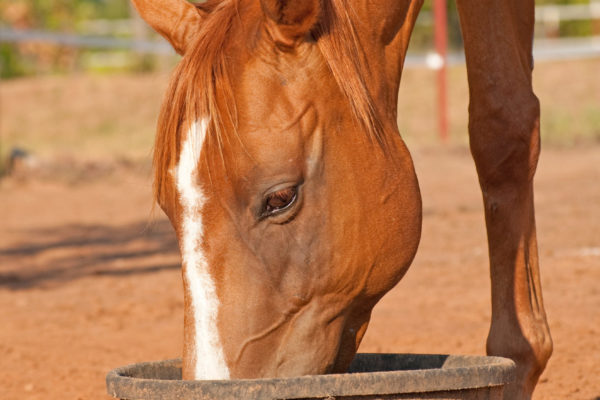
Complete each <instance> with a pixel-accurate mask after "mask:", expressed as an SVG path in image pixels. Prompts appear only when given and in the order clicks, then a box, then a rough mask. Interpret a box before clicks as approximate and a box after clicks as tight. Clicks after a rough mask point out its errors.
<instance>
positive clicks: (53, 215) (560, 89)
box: [0, 0, 600, 400]
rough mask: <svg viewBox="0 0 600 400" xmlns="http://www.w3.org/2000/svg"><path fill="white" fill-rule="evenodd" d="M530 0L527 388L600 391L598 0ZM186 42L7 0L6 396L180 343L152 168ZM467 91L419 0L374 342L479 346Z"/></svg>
mask: <svg viewBox="0 0 600 400" xmlns="http://www.w3.org/2000/svg"><path fill="white" fill-rule="evenodd" d="M475 1H477V0H475ZM536 8H537V9H536V27H535V28H536V29H535V50H534V58H535V71H534V89H535V91H536V94H537V95H538V97H539V98H540V101H541V107H542V116H541V118H542V119H541V124H542V141H543V148H544V150H543V151H542V155H541V159H540V164H539V168H538V172H537V175H536V180H535V186H536V218H537V227H538V238H539V244H540V247H539V248H540V250H539V255H540V263H541V265H542V280H543V287H544V301H545V303H546V309H547V311H548V318H549V322H550V325H551V330H552V334H553V338H554V346H555V347H554V349H555V350H554V356H553V358H552V359H551V360H550V363H549V365H548V368H547V370H546V372H545V373H544V375H543V376H542V378H541V380H540V383H539V385H538V389H537V392H536V396H535V397H534V399H535V400H546V399H557V398H561V399H566V398H568V399H575V400H577V399H582V400H599V399H600V381H599V380H598V379H597V376H596V375H597V373H596V374H595V373H594V371H598V370H599V369H600V342H599V341H598V338H599V337H600V307H598V305H599V304H600V291H599V290H598V282H600V268H598V266H599V265H600V224H599V223H598V221H600V186H599V185H598V182H600V0H543V1H540V0H537V1H536ZM434 11H435V12H434ZM434 21H437V22H438V23H436V24H434ZM440 21H441V22H445V24H443V23H440ZM443 25H446V27H447V29H446V30H444V29H440V27H441V26H443ZM435 27H437V28H435ZM436 38H437V40H436ZM445 42H447V45H445V44H444V43H445ZM444 60H446V61H445V62H444ZM177 61H178V56H177V55H176V54H174V52H173V51H172V50H171V49H170V47H169V46H168V45H167V44H166V42H165V41H164V40H162V38H160V37H158V36H157V35H156V34H155V33H153V32H152V31H151V30H150V29H148V28H147V27H146V25H145V24H144V23H143V22H142V21H141V20H140V19H139V18H138V16H137V14H136V12H135V10H133V8H132V6H131V5H130V3H129V1H127V0H0V397H2V399H7V400H12V399H40V400H41V399H43V400H54V399H57V400H58V399H65V398H66V399H105V400H108V399H109V398H108V396H106V395H105V387H104V377H105V375H106V373H107V371H109V370H111V369H113V368H115V367H117V366H119V365H126V364H130V363H133V362H138V361H148V360H158V359H167V358H175V357H178V356H180V354H181V346H182V337H183V336H182V328H183V323H182V319H183V317H182V315H183V299H182V296H181V293H182V292H181V275H180V274H181V272H180V260H179V251H178V245H177V240H176V238H175V235H174V233H173V230H172V228H171V225H170V223H169V221H168V220H167V219H166V217H164V215H162V213H161V212H160V210H156V212H155V213H154V214H153V213H152V210H153V200H152V190H151V186H152V182H151V181H152V178H151V173H150V171H151V153H152V146H153V141H154V131H155V125H156V120H157V117H158V112H159V107H160V104H161V100H162V96H163V94H164V91H165V89H166V86H167V83H168V79H169V75H170V73H171V71H172V69H173V67H174V65H175V64H176V63H177ZM467 106H468V87H467V82H466V69H465V65H464V56H463V53H462V44H461V35H460V29H459V24H458V17H457V14H456V10H455V5H454V3H453V2H452V1H449V2H448V3H446V2H445V0H426V1H425V5H424V7H423V11H422V13H421V14H420V17H419V20H418V22H417V26H416V28H415V32H414V34H413V38H412V42H411V45H410V49H409V54H408V58H407V61H406V66H405V70H404V72H403V76H402V84H401V88H400V96H399V105H398V123H399V127H400V131H401V133H402V136H403V137H404V139H405V140H406V142H407V143H408V145H409V148H410V150H411V153H412V155H413V159H414V161H415V165H416V169H417V174H418V177H419V182H420V186H421V191H422V194H423V234H422V239H421V244H420V249H419V252H418V254H417V256H416V258H415V261H414V263H413V266H412V267H411V269H410V271H409V272H408V274H407V275H406V277H405V278H404V279H403V280H402V281H401V282H400V284H398V286H397V287H396V288H395V289H394V290H392V291H391V292H390V294H388V295H387V296H386V297H385V298H384V299H383V300H382V302H381V303H380V304H378V305H377V307H376V308H375V311H374V313H373V317H372V320H371V325H370V328H369V331H368V332H367V335H366V337H365V339H364V341H363V344H362V345H361V349H360V350H361V351H363V352H414V353H419V352H423V353H442V354H446V353H449V354H484V353H485V337H486V335H487V331H488V328H489V321H490V307H489V290H490V289H489V270H488V259H487V248H486V236H485V224H484V221H483V210H482V204H481V203H482V202H481V192H480V190H479V186H478V183H477V176H476V173H475V168H474V167H473V161H472V159H471V157H470V154H469V151H468V142H467V140H468V139H467V136H468V135H467Z"/></svg>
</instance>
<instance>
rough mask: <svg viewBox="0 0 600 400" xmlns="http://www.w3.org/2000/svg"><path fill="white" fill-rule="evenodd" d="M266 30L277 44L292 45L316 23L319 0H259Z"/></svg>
mask: <svg viewBox="0 0 600 400" xmlns="http://www.w3.org/2000/svg"><path fill="white" fill-rule="evenodd" d="M260 3H261V6H262V9H263V12H264V13H265V16H266V17H267V30H268V31H269V33H270V34H271V36H272V37H273V39H274V40H275V42H276V43H277V44H280V45H283V46H285V47H290V48H291V47H294V46H295V45H296V44H297V43H298V42H299V40H301V39H302V38H304V36H306V34H307V33H308V32H310V30H311V29H312V28H313V27H314V26H315V25H316V23H317V22H318V20H319V16H320V14H321V1H320V0H260Z"/></svg>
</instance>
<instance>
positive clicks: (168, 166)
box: [133, 0, 552, 399]
mask: <svg viewBox="0 0 600 400" xmlns="http://www.w3.org/2000/svg"><path fill="white" fill-rule="evenodd" d="M133 1H134V3H135V5H136V7H137V9H138V11H139V12H140V14H141V16H142V17H143V18H144V19H145V20H146V21H147V22H148V23H149V24H150V25H151V26H152V27H153V28H154V29H155V30H157V31H158V32H159V33H160V34H162V35H163V36H164V37H165V38H166V39H167V40H168V41H169V42H170V43H171V44H172V45H173V47H174V48H175V50H176V51H177V52H178V53H180V54H181V55H182V56H183V58H182V60H181V62H180V63H179V65H178V67H177V68H176V70H175V72H174V74H173V77H172V80H171V84H170V87H169V89H168V92H167V94H166V98H165V100H164V103H163V106H162V111H161V114H160V117H159V122H158V133H157V139H156V147H155V154H154V161H155V196H156V200H157V202H158V203H159V204H160V206H161V207H162V209H163V210H164V211H165V213H166V214H167V216H168V217H169V219H170V221H171V223H172V224H173V227H174V228H175V231H176V233H177V237H178V240H179V244H180V250H181V254H182V263H183V282H184V294H185V313H184V320H185V329H184V349H183V377H184V379H229V378H256V377H284V376H294V375H302V374H321V373H330V372H340V371H345V370H346V368H347V367H348V365H349V363H350V362H351V360H352V358H353V357H354V355H355V353H356V351H357V348H358V346H359V344H360V342H361V339H362V337H363V335H364V334H365V330H366V329H367V325H368V323H369V318H370V315H371V310H372V308H373V306H374V305H375V303H377V301H378V300H379V299H380V298H381V297H382V296H383V295H384V294H385V293H386V292H387V291H389V290H390V289H391V288H392V287H393V286H394V285H395V284H396V283H397V282H398V281H399V280H400V278H402V276H403V275H404V273H405V272H406V270H407V268H408V266H409V265H410V263H411V261H412V259H413V257H414V255H415V252H416V249H417V245H418V242H419V238H420V233H421V198H420V193H419V187H418V183H417V178H416V177H415V173H414V169H413V163H412V160H411V157H410V155H409V152H408V150H407V149H406V146H405V144H404V142H403V140H402V138H401V137H400V135H399V133H398V128H397V124H396V120H397V115H396V109H397V100H398V87H399V84H400V76H401V72H402V66H403V63H404V58H405V54H406V49H407V46H408V40H409V37H410V34H411V31H412V28H413V26H414V23H415V19H416V16H417V13H418V11H419V9H420V7H421V5H422V0H353V1H343V0H295V1H289V0H209V1H208V2H206V3H202V4H197V5H195V4H192V3H189V2H187V1H186V0H133ZM457 2H458V10H459V13H460V20H461V24H462V31H463V35H464V42H465V47H466V55H467V56H466V57H467V71H468V79H469V85H470V96H471V102H470V106H469V111H470V123H469V133H470V143H471V151H472V154H473V157H474V159H475V163H476V167H477V172H478V174H479V181H480V185H481V189H482V192H483V201H484V204H485V217H486V223H487V233H488V244H489V256H490V266H491V279H492V323H491V328H490V333H489V337H488V341H487V351H488V353H489V354H493V355H501V356H506V357H510V358H512V359H513V360H515V361H516V363H517V366H518V367H517V378H516V381H515V382H514V383H513V384H512V385H511V386H509V387H508V389H507V391H506V396H507V397H506V398H508V399H526V398H530V397H531V394H532V392H533V390H534V387H535V384H536V382H537V380H538V377H539V375H540V373H541V372H542V371H543V369H544V367H545V365H546V362H547V360H548V358H549V357H550V354H551V352H552V341H551V338H550V333H549V330H548V326H547V323H546V316H545V312H544V307H543V303H542V291H541V287H540V278H539V267H538V256H537V243H536V232H535V220H534V209H533V188H532V181H533V176H534V172H535V170H536V165H537V160H538V155H539V104H538V100H537V98H536V97H535V95H534V94H533V91H532V84H531V73H532V67H533V61H532V35H533V23H534V3H533V0H488V1H480V0H457Z"/></svg>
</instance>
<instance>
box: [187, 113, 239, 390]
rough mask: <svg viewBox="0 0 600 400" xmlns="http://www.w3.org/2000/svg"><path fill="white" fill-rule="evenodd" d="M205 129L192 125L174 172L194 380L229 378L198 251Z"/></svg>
mask: <svg viewBox="0 0 600 400" xmlns="http://www.w3.org/2000/svg"><path fill="white" fill-rule="evenodd" d="M207 129H208V118H203V119H201V120H199V121H196V123H194V124H192V126H191V127H190V130H189V132H188V134H187V137H186V139H185V142H184V143H183V146H182V149H181V154H180V156H179V163H178V165H177V169H176V175H177V176H176V181H177V192H178V194H179V200H180V201H181V206H182V208H183V215H182V220H183V221H182V223H183V226H182V233H183V235H182V244H181V253H182V254H181V255H182V258H183V263H184V265H185V276H184V279H186V280H187V284H188V288H189V291H190V298H191V306H192V313H193V318H194V356H193V357H194V360H193V361H194V378H195V379H229V370H228V368H227V364H226V363H225V357H224V355H223V348H222V347H221V343H220V339H219V332H218V330H217V312H218V308H219V301H218V299H217V293H216V290H215V284H214V282H213V280H212V277H211V276H210V272H209V269H208V262H207V261H206V257H205V255H204V253H203V248H202V239H203V226H202V207H203V205H204V202H205V200H206V198H205V196H204V193H202V188H201V187H200V184H199V182H198V172H197V170H198V162H199V160H200V154H201V152H202V146H203V144H204V138H205V136H206V130H207Z"/></svg>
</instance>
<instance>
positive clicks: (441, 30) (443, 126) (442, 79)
mask: <svg viewBox="0 0 600 400" xmlns="http://www.w3.org/2000/svg"><path fill="white" fill-rule="evenodd" d="M433 16H434V40H435V52H436V55H437V56H438V59H439V61H440V62H439V68H438V69H437V96H438V110H437V112H438V129H439V134H440V138H441V140H442V142H447V141H448V87H447V70H446V68H447V64H448V26H447V11H446V0H434V2H433Z"/></svg>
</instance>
